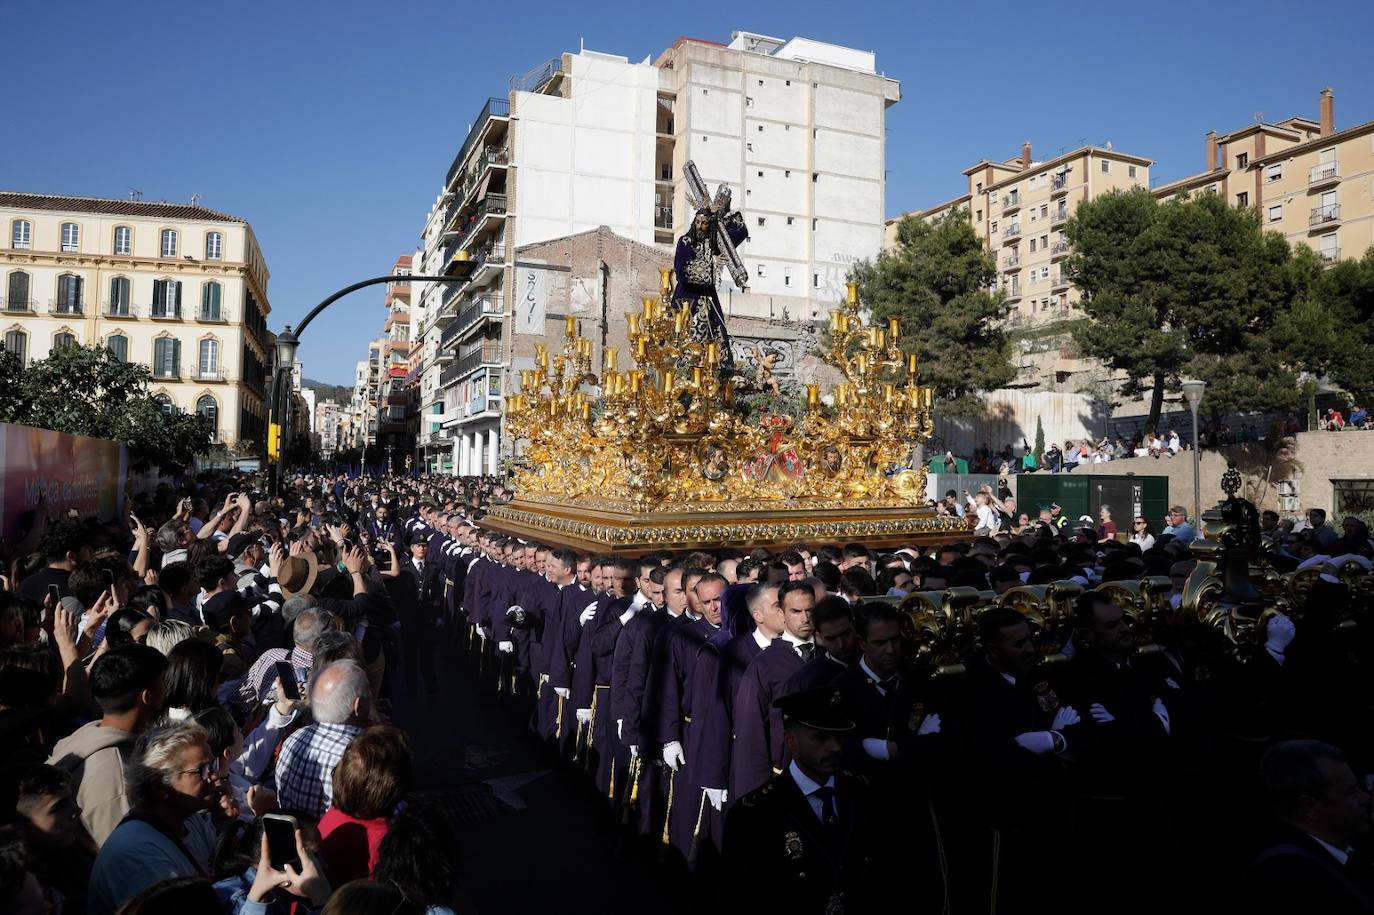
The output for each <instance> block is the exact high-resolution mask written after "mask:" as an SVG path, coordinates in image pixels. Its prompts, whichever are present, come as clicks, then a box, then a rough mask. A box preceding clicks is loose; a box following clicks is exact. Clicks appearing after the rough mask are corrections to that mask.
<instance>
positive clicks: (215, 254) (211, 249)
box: [205, 232, 224, 261]
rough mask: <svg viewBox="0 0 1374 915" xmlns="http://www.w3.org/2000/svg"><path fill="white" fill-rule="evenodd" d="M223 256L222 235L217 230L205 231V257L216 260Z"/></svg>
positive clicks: (208, 259)
mask: <svg viewBox="0 0 1374 915" xmlns="http://www.w3.org/2000/svg"><path fill="white" fill-rule="evenodd" d="M223 257H224V236H223V235H222V234H220V233H219V232H207V233H205V259H206V260H207V261H217V260H220V259H221V258H223Z"/></svg>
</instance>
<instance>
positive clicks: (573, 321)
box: [564, 315, 577, 337]
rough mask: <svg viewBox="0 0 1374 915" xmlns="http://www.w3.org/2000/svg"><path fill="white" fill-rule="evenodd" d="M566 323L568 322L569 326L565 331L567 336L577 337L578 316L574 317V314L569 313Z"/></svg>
mask: <svg viewBox="0 0 1374 915" xmlns="http://www.w3.org/2000/svg"><path fill="white" fill-rule="evenodd" d="M566 324H567V328H566V329H565V330H564V333H565V334H566V335H567V336H569V337H576V336H577V318H575V317H573V316H572V315H568V318H567V321H566Z"/></svg>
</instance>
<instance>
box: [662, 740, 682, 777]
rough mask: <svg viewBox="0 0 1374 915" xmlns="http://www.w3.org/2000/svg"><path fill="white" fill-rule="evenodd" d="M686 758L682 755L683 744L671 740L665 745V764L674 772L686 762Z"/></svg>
mask: <svg viewBox="0 0 1374 915" xmlns="http://www.w3.org/2000/svg"><path fill="white" fill-rule="evenodd" d="M686 761H687V760H686V757H684V756H683V755H682V744H680V743H678V742H677V741H676V740H670V741H668V742H667V743H665V744H664V745H663V764H664V765H665V766H667V767H668V768H669V769H672V770H673V771H674V772H676V771H677V770H678V767H679V766H681V765H682V764H683V763H684V762H686Z"/></svg>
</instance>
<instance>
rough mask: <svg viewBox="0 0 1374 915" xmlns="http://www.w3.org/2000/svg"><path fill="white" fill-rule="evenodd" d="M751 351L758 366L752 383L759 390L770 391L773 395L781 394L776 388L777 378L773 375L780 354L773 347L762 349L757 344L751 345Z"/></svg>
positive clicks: (780, 357)
mask: <svg viewBox="0 0 1374 915" xmlns="http://www.w3.org/2000/svg"><path fill="white" fill-rule="evenodd" d="M751 351H752V352H753V354H754V361H755V362H756V363H757V364H758V368H757V369H756V370H755V371H754V384H755V385H756V386H757V387H758V389H759V390H760V391H765V390H766V391H771V392H772V394H773V396H774V397H779V396H781V393H782V392H781V391H780V390H779V389H778V380H777V378H775V377H773V369H774V367H776V366H777V364H778V361H779V360H780V359H782V354H781V353H779V352H778V351H777V350H775V349H763V348H762V347H758V346H756V347H753V349H752V350H751Z"/></svg>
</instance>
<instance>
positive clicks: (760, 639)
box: [749, 629, 773, 648]
mask: <svg viewBox="0 0 1374 915" xmlns="http://www.w3.org/2000/svg"><path fill="white" fill-rule="evenodd" d="M749 634H750V635H752V636H753V637H754V644H756V645H758V646H759V647H760V648H767V647H768V646H769V645H771V644H773V640H772V639H770V638H769V637H768V636H766V635H764V634H763V632H761V631H760V630H758V629H755V630H754V631H753V632H751V633H749Z"/></svg>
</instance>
